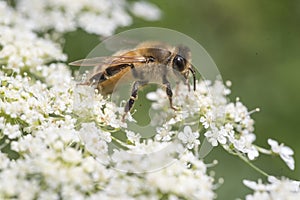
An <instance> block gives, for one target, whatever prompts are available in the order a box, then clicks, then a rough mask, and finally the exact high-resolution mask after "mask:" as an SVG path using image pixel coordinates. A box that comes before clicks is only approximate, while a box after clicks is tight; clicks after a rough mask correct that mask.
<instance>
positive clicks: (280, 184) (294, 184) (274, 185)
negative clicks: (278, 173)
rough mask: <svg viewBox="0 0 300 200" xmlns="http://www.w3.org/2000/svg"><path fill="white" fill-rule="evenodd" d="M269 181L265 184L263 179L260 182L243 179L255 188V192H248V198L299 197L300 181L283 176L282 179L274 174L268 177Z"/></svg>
mask: <svg viewBox="0 0 300 200" xmlns="http://www.w3.org/2000/svg"><path fill="white" fill-rule="evenodd" d="M268 181H269V183H267V184H263V183H262V181H261V180H258V183H256V182H253V181H248V180H243V183H244V184H245V185H246V186H247V187H249V188H251V189H252V190H254V194H253V195H252V194H248V195H247V196H246V200H261V199H266V200H271V199H295V200H296V199H299V198H300V187H299V186H300V182H299V181H294V180H289V179H287V178H284V177H283V178H282V179H281V180H279V179H277V178H275V177H274V176H269V177H268Z"/></svg>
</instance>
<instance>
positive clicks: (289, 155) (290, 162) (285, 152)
mask: <svg viewBox="0 0 300 200" xmlns="http://www.w3.org/2000/svg"><path fill="white" fill-rule="evenodd" d="M268 144H269V145H270V146H271V150H272V152H273V153H275V154H279V155H280V157H281V159H282V160H283V161H284V162H285V163H286V164H287V166H288V167H289V168H290V169H291V170H294V169H295V160H294V158H293V155H294V151H293V150H292V149H291V148H290V147H287V146H284V144H283V143H281V144H280V145H279V144H278V142H277V141H275V140H273V139H268Z"/></svg>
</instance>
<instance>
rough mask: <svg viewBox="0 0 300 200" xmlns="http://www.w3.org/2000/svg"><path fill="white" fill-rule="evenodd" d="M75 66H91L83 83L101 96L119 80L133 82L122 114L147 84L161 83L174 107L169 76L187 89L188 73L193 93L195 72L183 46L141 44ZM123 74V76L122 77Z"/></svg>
mask: <svg viewBox="0 0 300 200" xmlns="http://www.w3.org/2000/svg"><path fill="white" fill-rule="evenodd" d="M70 65H74V66H93V67H94V70H93V71H92V73H90V74H89V75H88V77H87V80H86V81H85V82H84V83H82V84H86V85H92V86H94V87H95V88H96V89H98V91H100V92H101V93H102V94H111V93H112V92H113V90H114V88H115V86H116V84H117V83H118V81H119V80H120V79H123V78H124V77H125V78H126V80H127V81H133V85H132V91H131V96H130V98H129V100H128V101H127V103H126V105H125V108H124V111H125V114H124V116H123V120H124V117H125V115H126V114H127V113H128V112H129V111H130V110H131V108H132V107H133V105H134V102H135V100H136V99H137V96H138V90H139V88H140V87H142V86H145V85H147V84H148V83H149V82H156V83H160V84H162V85H163V86H164V87H165V90H166V94H167V96H168V99H169V103H170V107H171V108H172V109H174V110H177V109H176V107H174V106H173V102H172V96H173V92H172V89H171V84H170V82H169V80H168V79H169V77H171V76H170V74H172V75H173V77H174V75H175V77H176V78H179V79H178V80H182V81H184V83H185V84H186V85H187V86H188V89H189V90H190V84H189V73H190V72H191V74H192V76H193V85H194V87H193V89H194V90H196V77H195V74H196V73H195V69H194V67H193V66H192V64H191V51H190V49H189V48H188V47H186V46H183V45H178V46H171V45H168V44H165V43H162V42H143V43H140V44H139V45H137V46H136V47H135V48H134V49H131V50H125V51H119V52H117V53H115V54H114V55H112V56H109V57H96V58H90V59H82V60H78V61H74V62H71V63H70ZM125 75H126V76H125Z"/></svg>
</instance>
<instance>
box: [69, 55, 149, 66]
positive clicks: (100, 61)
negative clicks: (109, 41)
mask: <svg viewBox="0 0 300 200" xmlns="http://www.w3.org/2000/svg"><path fill="white" fill-rule="evenodd" d="M146 61H147V58H145V57H144V56H109V57H95V58H88V59H82V60H77V61H74V62H71V63H69V65H73V66H99V65H107V66H111V65H120V64H130V63H145V62H146Z"/></svg>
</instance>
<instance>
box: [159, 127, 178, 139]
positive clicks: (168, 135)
mask: <svg viewBox="0 0 300 200" xmlns="http://www.w3.org/2000/svg"><path fill="white" fill-rule="evenodd" d="M171 128H172V127H171V126H168V125H164V126H163V127H157V128H156V132H157V134H156V135H155V139H156V140H157V141H162V142H168V141H170V140H171V139H172V136H173V135H174V134H175V131H171Z"/></svg>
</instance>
